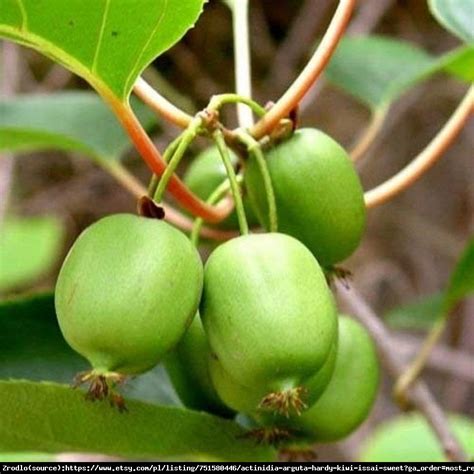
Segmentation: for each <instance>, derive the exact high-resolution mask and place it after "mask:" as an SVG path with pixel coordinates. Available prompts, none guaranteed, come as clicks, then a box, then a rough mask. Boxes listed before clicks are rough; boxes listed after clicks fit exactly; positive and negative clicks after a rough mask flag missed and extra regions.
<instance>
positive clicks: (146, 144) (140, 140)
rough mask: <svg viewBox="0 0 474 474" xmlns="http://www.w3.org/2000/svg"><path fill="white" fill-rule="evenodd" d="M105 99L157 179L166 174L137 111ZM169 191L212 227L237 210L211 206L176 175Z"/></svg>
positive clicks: (224, 205)
mask: <svg viewBox="0 0 474 474" xmlns="http://www.w3.org/2000/svg"><path fill="white" fill-rule="evenodd" d="M104 98H105V99H106V100H107V102H108V103H109V104H110V106H111V107H112V109H113V110H114V112H115V115H116V116H117V117H118V119H119V120H120V122H121V123H122V125H123V127H124V128H125V130H126V131H127V133H128V135H129V137H130V139H131V140H132V141H133V144H134V145H135V148H136V149H137V150H138V151H139V153H140V155H141V156H142V158H143V159H144V160H145V162H146V163H147V165H148V167H149V168H150V169H151V170H152V171H153V173H155V174H156V175H157V176H161V175H162V174H163V173H164V171H165V169H166V166H167V164H166V163H165V161H164V160H163V158H162V156H161V154H160V153H159V151H158V150H157V149H156V147H155V145H154V144H153V142H152V141H151V139H150V137H149V136H148V134H147V133H146V131H145V130H144V128H143V127H142V125H141V124H140V121H139V120H138V119H137V117H136V116H135V114H134V113H133V110H132V109H131V108H130V106H129V105H128V104H124V103H122V102H119V101H117V100H115V98H114V97H107V96H105V95H104ZM168 191H169V192H170V193H171V194H172V195H173V197H174V198H175V199H176V200H177V201H178V202H179V204H180V205H181V206H183V207H184V208H185V209H186V210H187V211H189V212H190V213H191V214H193V215H195V216H199V217H202V218H203V219H204V220H205V221H208V222H211V223H217V222H220V221H222V220H223V219H225V218H226V217H227V216H228V215H229V213H230V212H231V211H232V208H233V207H232V205H230V204H229V202H223V203H221V204H219V205H218V206H215V207H213V206H209V205H208V204H206V203H205V202H204V201H202V200H201V199H199V197H198V196H196V195H195V194H194V193H192V192H191V191H190V190H189V188H188V187H187V186H186V185H185V184H184V183H183V182H182V181H181V179H179V178H178V176H176V175H173V176H172V177H171V179H170V182H169V185H168Z"/></svg>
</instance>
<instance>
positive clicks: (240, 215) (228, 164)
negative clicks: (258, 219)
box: [212, 130, 249, 235]
mask: <svg viewBox="0 0 474 474" xmlns="http://www.w3.org/2000/svg"><path fill="white" fill-rule="evenodd" d="M212 136H213V138H214V141H215V143H216V145H217V149H218V150H219V153H220V155H221V158H222V161H223V162H224V166H225V169H226V172H227V177H228V178H229V181H230V188H231V190H232V195H233V197H234V203H235V211H236V212H237V219H238V221H239V229H240V233H241V234H242V235H247V234H248V233H249V225H248V223H247V217H246V215H245V209H244V204H243V202H242V195H241V193H240V186H239V183H238V182H237V176H236V175H235V170H234V167H233V166H232V161H231V158H230V154H229V149H228V148H227V145H226V143H225V139H224V135H223V133H222V131H221V130H216V131H215V132H214V133H213V135H212Z"/></svg>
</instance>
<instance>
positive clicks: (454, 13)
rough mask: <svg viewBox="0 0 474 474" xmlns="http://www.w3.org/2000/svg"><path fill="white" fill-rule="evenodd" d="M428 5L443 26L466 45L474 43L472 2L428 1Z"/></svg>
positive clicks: (453, 0)
mask: <svg viewBox="0 0 474 474" xmlns="http://www.w3.org/2000/svg"><path fill="white" fill-rule="evenodd" d="M428 4H429V7H430V10H431V13H432V14H433V16H434V17H435V18H436V19H437V20H438V22H439V23H441V25H443V26H444V27H445V28H446V29H447V30H449V31H450V32H451V33H453V34H454V35H456V36H457V37H458V38H460V39H462V40H463V41H465V42H466V43H474V19H473V18H474V5H473V3H472V0H428Z"/></svg>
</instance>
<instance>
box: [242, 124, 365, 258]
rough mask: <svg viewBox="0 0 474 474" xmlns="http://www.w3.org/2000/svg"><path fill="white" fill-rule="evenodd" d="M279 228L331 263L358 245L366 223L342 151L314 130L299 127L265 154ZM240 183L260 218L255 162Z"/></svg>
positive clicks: (262, 205)
mask: <svg viewBox="0 0 474 474" xmlns="http://www.w3.org/2000/svg"><path fill="white" fill-rule="evenodd" d="M266 157H267V163H268V168H269V172H270V175H271V178H272V183H273V188H274V192H275V198H276V207H277V214H278V228H279V231H280V232H283V233H285V234H289V235H292V236H293V237H296V238H297V239H298V240H300V241H301V242H303V243H304V244H305V245H306V246H307V247H308V248H309V249H310V250H311V252H313V254H314V255H315V257H316V258H317V259H318V261H319V263H320V264H321V265H323V266H325V267H330V266H332V265H334V264H336V263H337V262H339V261H341V260H343V259H345V258H347V257H348V256H349V255H351V253H352V252H353V251H354V250H355V249H356V248H357V246H358V245H359V243H360V240H361V238H362V234H363V231H364V227H365V205H364V194H363V190H362V186H361V183H360V181H359V178H358V176H357V173H356V171H355V169H354V166H353V165H352V162H351V161H350V159H349V157H348V155H347V153H346V151H345V150H344V149H343V148H342V147H341V146H340V145H339V144H338V143H337V142H336V141H334V140H333V139H332V138H331V137H329V136H328V135H326V134H325V133H323V132H321V131H319V130H316V129H310V128H306V129H300V130H298V131H296V132H295V133H294V134H293V135H292V136H291V138H289V139H287V140H286V141H284V142H282V143H280V144H277V145H275V146H274V147H272V148H271V149H270V150H269V151H268V153H267V154H266ZM245 185H246V188H247V190H248V193H249V197H250V200H251V202H252V204H253V206H254V209H255V211H256V212H257V216H258V218H259V220H260V221H261V223H262V224H263V225H264V226H265V227H266V228H267V229H268V227H269V219H268V205H267V197H266V194H265V187H264V185H263V178H262V175H261V172H260V168H259V166H258V164H257V161H256V160H255V159H254V158H252V157H251V158H250V159H249V160H248V163H247V166H246V169H245Z"/></svg>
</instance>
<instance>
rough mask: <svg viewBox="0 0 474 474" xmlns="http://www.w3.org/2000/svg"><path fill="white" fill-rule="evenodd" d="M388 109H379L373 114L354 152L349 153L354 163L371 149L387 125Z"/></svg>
mask: <svg viewBox="0 0 474 474" xmlns="http://www.w3.org/2000/svg"><path fill="white" fill-rule="evenodd" d="M387 112H388V107H383V108H381V109H377V110H376V111H374V112H373V113H372V117H371V119H370V123H369V125H368V126H367V127H366V128H365V129H364V130H363V132H362V133H361V135H360V136H359V138H358V139H357V141H356V143H355V144H354V145H353V147H352V150H351V151H350V152H349V154H350V156H351V159H352V161H357V160H359V159H360V158H361V157H362V156H363V155H364V154H365V152H366V151H367V150H368V149H369V148H370V147H371V145H372V144H373V143H374V141H375V139H376V138H377V136H378V134H379V132H380V130H381V129H382V127H383V124H384V123H385V118H386V116H387Z"/></svg>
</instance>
